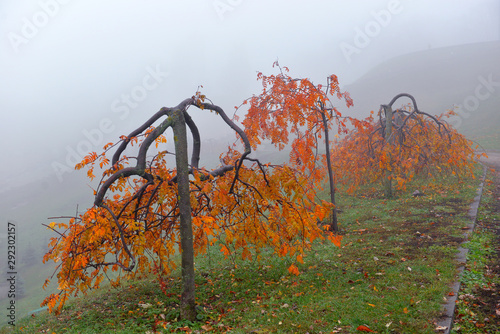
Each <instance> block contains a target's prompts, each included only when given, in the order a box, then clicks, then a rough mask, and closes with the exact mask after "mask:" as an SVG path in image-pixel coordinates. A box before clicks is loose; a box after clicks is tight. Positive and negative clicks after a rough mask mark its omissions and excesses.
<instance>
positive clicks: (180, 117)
mask: <svg viewBox="0 0 500 334" xmlns="http://www.w3.org/2000/svg"><path fill="white" fill-rule="evenodd" d="M316 99H317V98H316V97H315V100H316ZM190 108H197V109H199V110H202V111H211V112H215V114H216V115H218V116H220V117H221V118H222V120H223V121H224V122H225V124H226V125H228V126H229V127H231V128H232V129H233V130H234V131H235V132H236V133H237V135H238V136H239V138H240V139H241V141H242V143H243V145H242V146H243V149H242V150H241V151H239V150H238V149H237V146H234V147H229V148H228V151H227V152H225V153H224V154H222V155H221V165H220V166H219V167H217V168H215V169H213V170H207V169H205V168H202V167H200V166H199V160H200V152H201V142H202V141H201V137H200V133H199V131H198V129H197V126H196V123H195V122H194V121H193V119H192V118H191V116H190V113H189V112H188V111H189V109H190ZM297 110H300V108H299V109H291V110H289V111H287V112H286V113H287V114H288V116H286V115H285V114H284V115H283V118H282V119H283V120H285V119H286V118H287V117H288V118H293V117H296V115H295V113H294V112H292V111H297ZM284 113H285V112H284ZM160 121H161V123H160V124H159V125H157V126H155V125H154V124H155V123H156V122H160ZM243 122H244V123H245V120H244V121H243ZM168 129H172V130H173V134H174V136H173V142H174V144H175V145H174V146H175V152H169V151H168V150H166V148H165V143H166V142H167V137H166V131H167V130H168ZM186 129H188V130H189V132H190V133H191V136H192V143H193V144H192V148H191V159H190V162H189V163H188V158H187V151H188V148H187V144H186V143H187V142H186ZM260 140H261V139H259V134H257V133H252V134H251V135H250V136H247V134H246V133H245V132H244V131H243V130H241V128H240V127H239V126H238V125H237V124H236V123H235V122H234V121H233V120H231V119H230V118H229V117H228V116H227V115H226V113H225V112H224V110H223V109H222V108H220V107H219V106H217V105H214V104H213V103H211V102H209V101H208V100H206V98H205V96H203V95H201V94H200V93H199V92H197V94H196V95H195V96H193V97H191V98H188V99H186V100H184V101H182V102H181V103H180V104H179V105H177V106H175V107H172V108H162V109H160V110H159V111H158V112H157V113H156V114H155V115H153V116H152V117H151V118H150V119H149V120H148V121H147V122H145V123H144V124H143V125H141V126H140V127H138V128H137V129H136V130H134V131H132V132H131V133H130V134H129V135H128V136H122V137H121V139H120V141H118V142H117V143H114V144H113V143H109V144H107V145H105V146H104V149H103V152H102V153H100V154H97V153H95V152H92V153H90V154H89V155H88V156H87V157H85V159H84V160H83V161H82V162H81V163H79V164H78V165H77V166H76V168H77V169H81V168H84V167H85V168H88V171H87V174H88V176H89V177H90V178H91V179H92V178H94V177H95V176H94V172H95V169H96V168H98V167H99V168H101V169H104V170H103V172H102V175H103V177H102V179H101V181H100V182H99V186H98V188H97V189H96V190H95V192H94V195H95V202H94V206H93V207H91V208H89V209H88V210H87V211H86V212H85V213H83V214H80V215H78V216H76V217H73V218H71V219H70V220H69V223H68V224H67V223H56V222H52V223H50V224H49V225H48V227H49V228H50V229H53V230H54V231H55V232H56V233H57V236H56V237H53V238H51V241H50V250H49V252H48V253H47V254H46V255H45V256H44V261H48V260H53V261H55V262H56V263H58V265H57V267H56V269H55V272H54V274H53V275H52V277H54V275H56V277H57V280H58V287H59V290H60V291H59V293H57V294H51V295H50V296H48V297H47V298H46V299H45V300H44V302H43V303H42V305H47V306H48V307H49V309H50V310H51V311H52V310H56V311H58V310H60V309H61V307H62V306H63V305H64V303H65V301H66V300H67V299H68V297H69V296H70V295H76V294H78V293H80V292H83V293H85V292H86V291H87V290H88V289H92V288H97V287H99V285H100V284H101V282H102V280H103V279H104V278H105V277H107V278H108V279H109V280H110V282H111V284H112V285H113V286H116V285H118V284H119V282H120V279H121V278H123V277H126V278H128V277H133V276H135V275H140V274H143V273H148V272H153V273H154V274H156V275H157V277H158V281H159V284H160V285H161V287H162V289H164V290H165V289H166V285H165V283H164V282H165V281H164V277H165V276H166V275H168V274H169V273H171V272H172V270H174V269H175V268H176V266H177V265H176V262H175V258H174V256H175V255H176V254H178V253H180V254H181V258H182V261H181V274H182V279H183V284H184V292H183V294H182V297H181V317H182V318H183V319H188V320H193V319H194V316H195V314H196V313H195V307H194V306H195V295H194V293H195V291H194V257H195V256H196V255H198V254H200V253H203V252H205V251H206V250H207V247H208V246H209V245H218V246H219V247H220V250H221V252H223V253H224V254H225V255H226V256H236V255H238V256H240V257H241V258H242V259H252V258H253V257H255V256H256V257H257V258H260V255H259V254H260V250H261V249H262V248H264V247H270V248H271V249H273V250H274V253H275V254H276V255H278V256H280V257H285V256H288V257H290V258H292V259H293V261H298V262H302V257H303V254H304V251H305V250H306V249H308V248H309V247H310V245H311V243H312V242H313V241H314V240H316V239H318V238H319V239H324V238H329V239H330V240H331V241H333V242H334V243H335V244H336V245H339V244H340V240H341V238H340V237H338V236H335V235H333V234H332V233H329V232H326V233H325V231H323V230H322V229H321V228H320V227H318V225H317V221H318V220H322V219H324V217H325V216H326V215H327V214H328V212H329V210H330V209H331V208H332V205H331V203H329V202H328V201H318V200H317V188H314V187H310V186H309V184H310V180H309V175H306V174H305V173H304V172H303V171H304V169H303V168H297V166H299V165H300V164H298V163H297V164H295V165H289V164H283V165H271V164H263V163H261V162H260V161H259V160H257V159H255V158H252V157H251V152H252V146H255V145H256V143H257V142H259V141H260ZM287 140H288V137H287V133H286V132H285V133H283V134H282V136H281V137H280V138H278V137H276V139H275V142H276V143H277V144H278V145H285V144H286V143H287ZM280 143H282V144H280ZM153 145H154V146H155V148H153ZM131 146H138V152H137V154H136V156H133V155H129V154H125V152H126V150H127V149H130V147H131ZM300 150H307V147H305V146H300ZM111 152H114V154H113V156H112V157H109V155H110V154H111ZM132 152H134V151H132ZM132 154H133V153H132ZM171 155H175V161H176V165H175V167H171V166H170V163H169V159H168V158H169V157H170V156H171ZM309 157H310V156H308V155H301V154H300V152H298V155H297V158H298V159H304V163H305V164H310V162H309V161H308V160H307V159H309ZM311 157H312V156H311ZM317 173H320V172H319V171H317ZM109 271H111V272H119V274H120V275H116V278H113V277H115V276H113V277H109V276H108V273H109ZM289 271H290V272H291V273H294V274H298V269H297V267H296V266H295V264H292V265H291V266H290V268H289ZM49 282H50V279H47V281H46V284H48V283H49ZM46 284H45V285H46Z"/></svg>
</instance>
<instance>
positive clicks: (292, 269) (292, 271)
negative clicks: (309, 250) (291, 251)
mask: <svg viewBox="0 0 500 334" xmlns="http://www.w3.org/2000/svg"><path fill="white" fill-rule="evenodd" d="M288 272H289V273H290V274H292V275H295V276H298V275H300V271H299V268H297V266H296V265H294V264H292V265H291V266H290V267H289V268H288Z"/></svg>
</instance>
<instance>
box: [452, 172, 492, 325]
mask: <svg viewBox="0 0 500 334" xmlns="http://www.w3.org/2000/svg"><path fill="white" fill-rule="evenodd" d="M499 196H500V189H497V190H495V188H494V186H493V184H492V183H491V182H489V183H488V184H487V186H486V187H485V189H484V192H483V198H482V201H481V206H480V209H479V212H478V221H477V226H476V229H475V231H474V233H473V234H472V235H471V237H470V239H469V241H468V242H467V243H466V244H465V246H464V247H466V248H468V249H469V253H468V254H467V263H466V266H465V270H464V272H463V275H462V277H461V288H460V294H459V298H458V302H457V304H456V305H457V306H456V311H455V321H454V326H453V330H452V333H465V334H472V333H478V332H481V333H499V332H500V322H499V319H500V314H498V313H497V309H498V295H497V294H498V287H499V286H500V269H499V267H498V264H499V257H500V256H499V254H498V253H499V251H500V243H499V238H498V237H499V234H500V223H499V222H500V207H499V203H498V198H499Z"/></svg>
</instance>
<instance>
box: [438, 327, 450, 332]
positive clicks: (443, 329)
mask: <svg viewBox="0 0 500 334" xmlns="http://www.w3.org/2000/svg"><path fill="white" fill-rule="evenodd" d="M447 329H448V327H446V326H437V327H436V330H437V331H445V330H447Z"/></svg>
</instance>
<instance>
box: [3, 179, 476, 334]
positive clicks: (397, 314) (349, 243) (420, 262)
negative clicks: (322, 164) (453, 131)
mask: <svg viewBox="0 0 500 334" xmlns="http://www.w3.org/2000/svg"><path fill="white" fill-rule="evenodd" d="M457 181H458V180H457V179H446V180H444V179H443V180H437V181H436V182H435V184H434V185H426V184H427V181H426V180H420V181H417V182H416V183H414V184H412V185H411V187H409V188H408V189H409V190H408V192H397V193H396V198H395V199H392V200H385V199H382V198H380V196H379V195H380V193H378V192H377V191H373V190H371V189H366V190H365V191H364V193H363V196H360V195H358V196H346V195H344V193H343V192H342V191H339V194H341V195H340V196H338V206H339V209H340V210H341V213H339V222H340V229H341V232H342V234H343V235H344V239H343V242H342V247H341V248H337V247H335V246H333V245H331V244H329V243H326V242H325V243H323V242H316V243H315V244H314V245H313V247H312V249H311V250H310V251H308V253H307V256H306V257H305V258H304V261H305V263H304V264H297V266H298V268H299V270H300V272H301V273H300V275H299V276H295V275H291V274H290V273H289V272H288V270H287V268H288V267H289V266H290V264H291V263H292V262H291V259H287V258H285V259H281V258H277V257H276V256H274V255H273V254H271V253H270V252H269V254H261V255H264V256H262V258H263V259H265V260H263V261H262V262H260V263H259V262H256V261H246V262H242V261H236V262H232V261H231V260H229V259H225V258H224V256H223V255H222V254H221V253H220V252H219V251H218V249H219V248H218V247H216V246H214V247H212V248H211V249H210V250H209V252H208V253H207V254H205V255H203V256H199V257H198V258H197V261H196V274H197V275H196V284H197V290H196V296H197V305H198V321H197V322H195V323H190V322H184V321H181V320H180V319H179V301H180V294H181V281H180V277H179V273H174V275H172V277H169V278H165V279H166V286H167V290H166V292H167V293H166V294H165V293H163V292H162V291H161V290H160V288H159V286H158V284H157V282H156V278H155V277H144V278H141V279H136V280H130V281H128V282H127V283H126V284H123V285H122V286H121V287H119V288H116V289H113V288H109V287H103V288H101V289H99V290H97V291H95V292H94V293H92V294H89V295H87V296H85V297H81V298H76V299H74V300H72V301H71V302H69V303H68V304H67V306H65V308H64V309H63V311H62V312H61V314H59V315H51V314H47V313H42V314H39V315H37V316H35V317H34V318H30V319H24V320H20V321H18V323H17V327H16V330H17V331H18V332H22V333H52V332H54V333H169V332H174V331H177V332H183V331H186V332H187V331H193V332H200V333H202V332H212V333H217V332H230V333H307V332H309V333H320V332H321V333H332V332H333V333H359V331H357V330H356V329H357V328H358V326H361V325H364V326H367V327H369V328H370V329H372V330H374V331H376V332H377V333H434V328H435V322H434V319H437V318H438V317H439V315H440V312H441V309H442V302H443V297H444V296H446V295H447V293H448V292H449V285H450V284H451V283H452V282H453V281H454V280H455V279H456V268H457V264H456V263H455V254H456V249H457V247H458V245H459V244H460V242H461V241H463V230H462V228H463V227H465V226H466V224H467V223H469V218H468V217H467V211H468V206H469V204H470V202H471V201H472V199H473V198H474V196H475V192H476V187H477V185H478V180H477V179H476V180H468V179H466V180H463V182H457ZM417 188H418V189H419V190H420V191H422V192H424V193H425V194H426V196H424V197H416V198H414V197H412V196H411V193H412V192H413V190H415V189H417ZM11 332H13V331H12V329H11V328H4V329H3V330H0V333H2V334H3V333H11Z"/></svg>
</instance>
